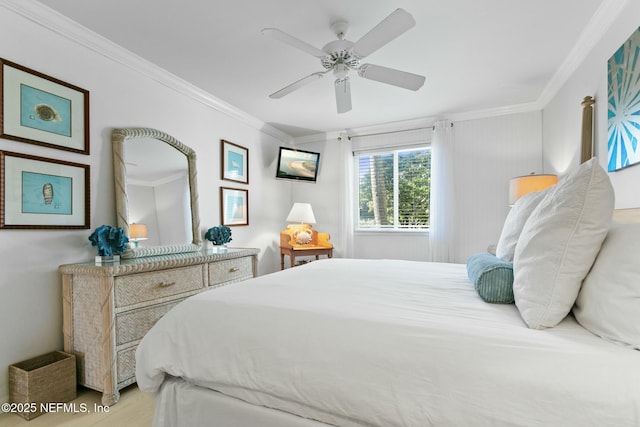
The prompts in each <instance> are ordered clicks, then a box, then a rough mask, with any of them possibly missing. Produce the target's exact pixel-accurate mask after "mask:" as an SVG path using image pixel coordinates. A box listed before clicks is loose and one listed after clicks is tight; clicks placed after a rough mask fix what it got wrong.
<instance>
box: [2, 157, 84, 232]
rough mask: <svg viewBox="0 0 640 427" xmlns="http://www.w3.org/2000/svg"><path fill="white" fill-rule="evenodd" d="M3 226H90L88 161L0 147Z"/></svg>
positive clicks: (27, 227)
mask: <svg viewBox="0 0 640 427" xmlns="http://www.w3.org/2000/svg"><path fill="white" fill-rule="evenodd" d="M0 164H1V167H2V170H1V172H0V204H1V206H0V228H21V229H42V228H51V229H70V228H89V218H90V215H89V202H90V200H89V188H90V187H89V165H82V164H78V163H71V162H65V161H60V160H53V159H47V158H44V157H35V156H29V155H25V154H18V153H11V152H8V151H0Z"/></svg>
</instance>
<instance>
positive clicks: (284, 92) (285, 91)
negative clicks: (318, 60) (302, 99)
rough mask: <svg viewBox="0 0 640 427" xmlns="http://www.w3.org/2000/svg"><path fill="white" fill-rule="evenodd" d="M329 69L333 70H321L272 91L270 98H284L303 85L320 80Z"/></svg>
mask: <svg viewBox="0 0 640 427" xmlns="http://www.w3.org/2000/svg"><path fill="white" fill-rule="evenodd" d="M329 71H331V70H327V71H319V72H317V73H313V74H310V75H308V76H307V77H303V78H301V79H300V80H298V81H296V82H293V83H291V84H290V85H288V86H285V87H283V88H282V89H280V90H279V91H277V92H274V93H272V94H271V95H269V98H273V99H278V98H282V97H283V96H285V95H289V94H290V93H291V92H293V91H294V90H297V89H300V88H301V87H302V86H305V85H307V84H309V83H311V82H313V81H316V80H318V79H319V78H321V77H322V76H324V75H325V74H327V73H328V72H329Z"/></svg>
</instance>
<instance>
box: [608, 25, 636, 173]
mask: <svg viewBox="0 0 640 427" xmlns="http://www.w3.org/2000/svg"><path fill="white" fill-rule="evenodd" d="M639 61H640V28H639V29H637V30H636V31H635V32H634V33H633V34H632V35H631V37H629V39H628V40H627V41H626V42H624V44H623V45H622V46H620V48H619V49H618V50H617V51H616V52H615V53H614V54H613V56H612V57H611V58H609V63H608V66H607V71H608V73H607V74H608V77H607V80H608V97H609V99H608V102H609V111H608V125H607V130H608V132H607V133H608V135H607V151H608V157H607V169H608V170H609V172H613V171H617V170H620V169H622V168H626V167H628V166H632V165H634V164H637V163H640V147H639V146H638V145H639V144H640V103H638V98H639V97H640V63H639Z"/></svg>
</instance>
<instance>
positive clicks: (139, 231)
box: [129, 223, 147, 241]
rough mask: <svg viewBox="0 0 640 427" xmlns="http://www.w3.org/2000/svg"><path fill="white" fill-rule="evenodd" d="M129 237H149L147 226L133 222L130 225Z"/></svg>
mask: <svg viewBox="0 0 640 427" xmlns="http://www.w3.org/2000/svg"><path fill="white" fill-rule="evenodd" d="M129 238H130V239H131V240H134V241H136V240H143V239H146V238H147V226H146V225H144V224H136V223H133V224H131V225H129Z"/></svg>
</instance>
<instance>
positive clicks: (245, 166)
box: [220, 139, 249, 184]
mask: <svg viewBox="0 0 640 427" xmlns="http://www.w3.org/2000/svg"><path fill="white" fill-rule="evenodd" d="M220 142H221V147H222V152H221V158H222V179H224V180H226V181H234V182H241V183H243V184H248V183H249V150H248V149H246V148H244V147H242V146H240V145H238V144H234V143H233V142H229V141H225V140H224V139H222V140H220Z"/></svg>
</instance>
